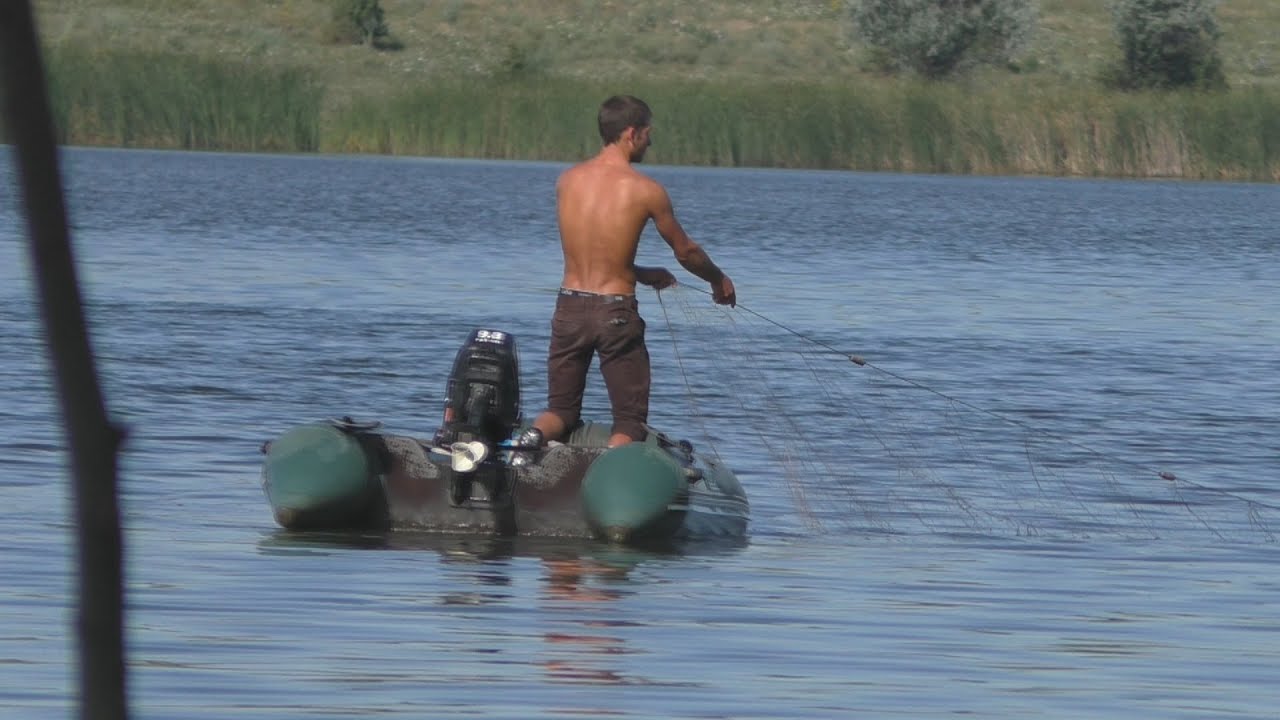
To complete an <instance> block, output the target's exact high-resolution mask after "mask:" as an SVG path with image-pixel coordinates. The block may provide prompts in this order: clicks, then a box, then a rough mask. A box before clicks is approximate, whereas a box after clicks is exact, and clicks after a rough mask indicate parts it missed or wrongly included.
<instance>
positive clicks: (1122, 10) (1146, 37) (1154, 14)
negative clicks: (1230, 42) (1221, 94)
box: [1106, 0, 1226, 89]
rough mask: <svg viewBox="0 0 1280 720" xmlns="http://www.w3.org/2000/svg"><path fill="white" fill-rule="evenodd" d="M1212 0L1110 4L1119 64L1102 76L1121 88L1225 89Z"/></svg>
mask: <svg viewBox="0 0 1280 720" xmlns="http://www.w3.org/2000/svg"><path fill="white" fill-rule="evenodd" d="M1216 7H1217V1H1216V0H1114V3H1113V5H1112V16H1113V18H1114V20H1115V33H1116V37H1117V38H1118V40H1119V42H1120V52H1121V56H1122V57H1121V60H1120V65H1119V67H1118V68H1116V69H1115V70H1114V71H1113V72H1111V73H1109V75H1108V76H1107V77H1106V79H1107V80H1109V82H1110V84H1112V85H1116V86H1118V87H1124V88H1133V89H1136V88H1172V87H1204V88H1215V87H1222V86H1225V84H1226V79H1225V77H1224V75H1223V72H1222V56H1221V55H1220V54H1219V52H1218V39H1219V37H1220V35H1221V31H1220V30H1219V29H1218V21H1217V18H1216V17H1215V10H1216Z"/></svg>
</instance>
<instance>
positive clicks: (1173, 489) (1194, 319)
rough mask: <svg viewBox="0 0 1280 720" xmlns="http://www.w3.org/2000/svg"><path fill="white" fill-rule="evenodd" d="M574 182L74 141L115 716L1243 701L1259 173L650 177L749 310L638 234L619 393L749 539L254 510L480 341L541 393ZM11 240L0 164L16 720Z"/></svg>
mask: <svg viewBox="0 0 1280 720" xmlns="http://www.w3.org/2000/svg"><path fill="white" fill-rule="evenodd" d="M561 169H562V166H559V165H554V164H528V163H522V164H513V163H496V162H455V161H440V160H418V159H386V158H362V157H350V158H334V157H293V156H250V155H223V154H197V153H160V152H142V151H111V150H83V149H73V150H68V151H67V152H66V153H65V154H64V172H65V177H66V184H67V186H68V193H69V204H70V207H71V210H72V221H73V226H74V231H73V232H74V238H75V242H76V248H77V252H78V260H79V265H80V270H81V274H82V281H83V283H84V285H85V290H86V296H87V299H88V301H89V307H88V314H89V317H90V321H91V325H92V332H93V337H94V342H95V346H96V350H97V352H98V360H99V363H100V369H101V372H102V374H103V378H104V387H105V390H106V393H107V396H108V402H109V406H110V410H111V412H112V414H113V415H114V416H115V417H116V418H118V419H119V420H120V421H121V422H122V423H124V424H126V425H127V426H128V427H129V428H130V430H131V437H130V441H129V443H128V445H127V447H126V448H125V449H124V451H123V454H122V475H123V478H122V493H123V499H122V502H123V512H124V518H123V520H124V524H125V529H126V543H127V552H128V569H127V593H128V616H127V622H128V642H129V650H130V656H129V663H130V665H129V667H130V679H131V696H132V697H131V701H132V707H133V710H134V716H135V717H138V718H154V719H160V718H231V717H235V718H294V717H297V718H303V717H308V718H311V717H350V718H357V717H359V718H365V717H372V716H377V717H395V718H423V717H432V718H447V717H484V718H541V717H548V718H549V717H601V716H611V717H626V718H815V717H829V718H844V717H906V718H921V717H944V716H948V717H949V716H955V715H971V716H976V717H983V718H1028V717H1036V718H1064V719H1065V718H1072V719H1074V718H1082V717H1089V718H1132V717H1160V718H1225V717H1233V718H1245V717H1257V718H1262V717H1274V716H1275V713H1276V708H1277V707H1280V571H1278V570H1277V559H1278V557H1280V556H1278V555H1277V548H1276V543H1275V535H1276V533H1277V532H1278V531H1280V488H1278V487H1277V483H1278V482H1280V473H1278V472H1277V470H1280V229H1278V228H1280V187H1277V186H1271V185H1246V184H1214V183H1186V182H1118V181H1093V180H1064V179H1029V178H950V177H932V176H900V175H878V174H854V173H820V172H790V171H786V172H784V171H751V170H710V169H680V168H670V167H660V166H654V167H651V168H648V171H649V172H650V173H651V174H653V175H654V176H656V177H658V178H659V179H661V180H662V181H664V182H665V183H666V184H667V186H668V188H669V190H670V192H671V195H672V197H673V198H674V200H675V203H676V209H677V213H678V214H679V215H680V216H681V218H682V220H683V222H684V224H685V226H686V228H687V229H688V230H689V231H690V233H691V234H692V235H693V236H694V238H695V239H697V240H699V241H700V242H702V243H703V244H704V245H705V246H706V248H707V249H708V250H709V252H710V253H711V255H712V257H713V258H715V259H716V260H717V262H719V263H720V264H721V265H722V266H723V267H724V268H725V269H726V271H727V272H728V273H729V274H730V275H731V276H732V277H733V279H734V280H735V281H736V283H737V285H738V289H739V299H740V300H741V302H742V303H743V307H740V308H738V309H737V310H734V311H723V310H720V309H717V308H714V307H713V306H712V304H711V302H710V299H709V298H707V297H706V296H705V295H704V294H702V293H701V292H700V290H702V289H703V285H702V284H701V283H700V282H698V281H697V280H696V279H694V278H692V277H691V276H688V275H687V274H682V273H681V271H679V269H678V268H676V267H675V263H674V262H673V261H672V260H671V259H670V254H669V251H667V250H666V248H665V246H664V245H663V243H662V242H661V240H660V238H658V237H657V236H656V234H653V233H652V231H651V230H650V231H649V232H648V233H647V234H646V237H645V239H644V243H643V248H642V251H641V258H640V261H641V262H643V263H649V264H663V265H666V266H668V267H672V268H673V269H675V270H676V271H677V274H678V275H679V276H680V277H681V279H682V281H687V282H688V283H689V284H690V285H689V286H688V287H682V288H677V289H675V290H672V291H667V292H664V293H663V294H662V296H661V297H658V296H656V295H655V294H654V293H653V292H652V291H649V290H647V289H642V290H641V293H640V299H641V306H642V312H643V313H644V314H645V315H646V317H647V319H648V323H649V338H650V345H651V347H652V349H653V355H654V363H655V379H656V380H655V385H656V387H655V394H654V401H653V404H654V410H653V415H652V418H651V419H652V421H653V423H654V424H655V425H656V426H658V427H659V428H661V429H663V430H666V431H668V432H671V433H673V434H676V435H681V436H688V437H690V438H691V439H692V440H693V441H694V443H695V445H696V446H697V447H699V448H700V449H702V450H703V451H704V452H714V453H716V454H718V455H720V456H721V457H722V458H724V459H725V460H726V462H728V463H729V464H730V465H731V466H732V467H734V468H735V470H736V471H737V472H738V475H739V477H740V478H741V479H742V480H743V482H744V484H745V485H746V486H747V489H748V492H749V494H750V496H751V501H752V526H751V531H750V535H749V537H748V538H747V539H746V540H745V541H744V542H741V543H733V544H728V545H724V544H718V545H706V544H703V545H697V544H694V545H690V546H688V547H685V548H682V549H681V550H680V551H678V552H674V553H666V554H656V553H645V552H638V551H628V550H622V549H616V548H609V547H607V546H603V545H600V544H597V543H593V542H586V541H568V540H554V539H521V540H519V541H515V542H503V541H493V540H488V539H485V538H478V537H465V536H462V537H452V538H448V537H435V536H431V535H427V534H417V533H409V532H400V533H392V534H389V535H387V536H385V537H363V538H361V537H342V536H325V535H302V536H298V535H290V534H287V533H283V532H282V531H280V530H278V529H277V528H276V527H275V526H274V524H273V522H272V519H271V516H270V512H269V510H268V508H267V505H266V502H265V499H264V497H263V495H262V492H261V488H260V486H259V477H258V468H259V462H260V455H259V446H260V445H261V443H262V442H263V441H264V440H267V439H269V438H271V437H273V436H274V435H276V434H278V433H279V432H281V431H283V430H285V429H287V428H288V427H290V426H291V425H293V424H297V423H301V422H304V421H310V420H316V419H321V418H325V417H331V416H335V415H342V414H349V415H353V416H357V417H361V418H371V419H379V420H382V421H383V422H385V423H386V425H387V427H388V428H389V429H392V430H394V431H399V432H406V433H411V434H415V435H421V436H429V435H430V433H431V432H432V431H433V430H434V428H435V424H436V422H437V420H438V416H439V413H440V409H441V403H442V396H443V390H444V381H445V376H446V374H447V372H448V369H449V365H450V363H451V362H452V359H453V354H454V352H455V351H456V349H457V347H458V345H459V344H460V343H461V341H462V340H463V339H464V337H465V335H466V333H467V331H468V330H470V329H471V328H473V327H479V326H491V327H494V328H497V329H504V330H508V331H510V332H513V333H515V334H516V336H517V338H518V341H519V343H520V348H521V351H522V381H523V383H524V409H525V411H526V413H527V414H531V413H534V412H537V411H538V410H539V409H540V408H541V403H542V400H543V393H544V392H545V382H544V378H543V364H542V359H541V356H542V354H543V353H544V352H545V349H546V342H547V336H548V325H549V323H548V319H549V314H550V311H551V307H552V304H553V302H554V291H555V288H556V285H557V283H558V280H559V272H560V257H559V249H558V241H557V238H556V232H555V217H554V207H553V204H554V203H553V194H554V190H553V186H554V182H555V177H556V175H557V173H558V172H559V171H560V170H561ZM21 232H22V223H21V221H20V215H19V214H18V201H17V198H16V185H15V180H14V177H13V168H12V158H11V157H10V156H9V155H8V154H5V155H0V419H3V421H4V423H5V425H6V426H7V427H8V431H7V432H6V433H5V434H4V436H3V438H0V502H2V503H3V505H4V509H3V511H0V538H3V539H2V540H0V547H2V548H3V553H2V557H3V561H2V562H0V717H3V718H5V719H6V720H7V719H8V718H14V719H15V720H17V719H19V718H20V719H22V720H39V719H42V718H62V717H67V716H68V715H69V714H70V713H71V712H72V708H73V707H74V698H73V692H74V687H75V682H74V634H73V632H72V631H71V619H72V615H71V613H72V608H73V602H74V598H73V596H72V593H73V589H74V586H73V572H74V567H73V560H74V558H73V556H72V550H73V545H72V541H71V540H72V531H73V528H72V527H70V524H69V519H68V518H69V511H70V506H69V503H68V479H67V469H66V457H65V454H64V452H63V449H62V440H61V436H60V434H59V428H58V419H57V417H56V414H55V412H56V411H55V404H54V400H53V396H52V390H51V386H50V382H49V380H48V378H47V373H46V366H45V359H44V357H43V346H42V344H41V340H40V335H41V332H40V329H39V322H38V313H37V310H36V308H35V305H34V301H33V298H34V289H33V285H32V282H31V279H30V277H31V276H30V267H29V264H28V260H27V257H26V252H25V245H24V242H23V237H22V235H21ZM765 318H767V320H766V319H765ZM791 331H794V332H791ZM800 336H803V338H802V337H800ZM818 343H821V344H818ZM836 351H838V352H836ZM842 353H850V354H856V355H859V356H863V357H865V358H866V359H867V360H868V361H869V362H870V365H869V366H866V367H858V366H855V365H854V364H852V363H850V362H848V360H847V359H846V358H845V357H844V356H843V355H842ZM588 393H589V396H590V397H589V401H588V407H587V411H588V413H589V414H592V415H595V416H597V417H599V416H603V414H604V412H605V410H606V405H605V400H604V393H603V389H602V387H601V385H600V384H599V382H598V381H596V380H593V381H592V384H591V385H590V386H589V389H588ZM1160 472H1169V473H1174V474H1175V475H1176V477H1177V478H1178V479H1177V480H1176V481H1169V480H1165V479H1161V478H1160V476H1159V473H1160Z"/></svg>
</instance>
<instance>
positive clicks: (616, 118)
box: [599, 95, 653, 145]
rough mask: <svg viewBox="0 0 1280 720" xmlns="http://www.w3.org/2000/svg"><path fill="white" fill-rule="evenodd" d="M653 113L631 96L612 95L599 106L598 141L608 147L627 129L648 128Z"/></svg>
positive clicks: (641, 101)
mask: <svg viewBox="0 0 1280 720" xmlns="http://www.w3.org/2000/svg"><path fill="white" fill-rule="evenodd" d="M652 119H653V113H651V112H650V111H649V106H648V105H646V104H645V102H644V101H643V100H641V99H640V98H638V97H633V96H631V95H614V96H613V97H611V98H609V99H608V100H605V101H604V102H603V103H601V104H600V117H599V122H600V139H601V140H603V141H604V144H605V145H610V144H613V143H615V142H617V141H618V138H620V137H622V131H623V130H626V129H627V128H629V127H633V128H642V127H649V122H650V121H651V120H652Z"/></svg>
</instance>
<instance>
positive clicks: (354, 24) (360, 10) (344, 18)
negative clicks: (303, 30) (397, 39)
mask: <svg viewBox="0 0 1280 720" xmlns="http://www.w3.org/2000/svg"><path fill="white" fill-rule="evenodd" d="M389 34H390V30H388V28H387V22H386V15H385V14H384V13H383V11H382V5H381V4H380V3H379V2H378V0H336V1H335V2H334V5H333V25H332V29H331V32H330V36H331V37H332V39H333V41H334V42H343V43H353V44H354V43H362V44H364V45H368V46H369V47H375V46H377V45H378V42H379V41H380V40H381V39H383V38H385V37H387V36H388V35H389Z"/></svg>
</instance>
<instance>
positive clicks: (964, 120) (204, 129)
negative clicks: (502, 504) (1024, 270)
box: [50, 52, 1280, 181]
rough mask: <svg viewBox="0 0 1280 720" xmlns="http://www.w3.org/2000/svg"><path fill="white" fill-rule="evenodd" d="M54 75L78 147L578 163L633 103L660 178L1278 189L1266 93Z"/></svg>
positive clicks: (130, 68) (194, 70)
mask: <svg viewBox="0 0 1280 720" xmlns="http://www.w3.org/2000/svg"><path fill="white" fill-rule="evenodd" d="M50 75H51V91H52V96H53V103H54V106H55V112H56V116H57V119H58V122H59V124H60V128H61V133H62V139H63V140H64V142H67V143H70V144H93V145H114V146H123V147H159V148H186V149H202V150H249V151H288V152H311V151H321V152H356V153H377V154H392V155H413V156H439V157H471V158H505V159H520V160H560V161H564V160H574V159H579V158H582V157H585V156H587V155H589V154H590V153H592V152H594V150H595V149H596V148H597V147H598V146H599V140H598V138H597V137H596V134H595V133H596V131H595V125H594V122H595V109H596V107H597V106H598V104H599V102H600V101H601V100H602V99H604V98H605V97H606V96H608V95H609V94H611V93H613V92H618V91H620V90H624V91H626V92H630V93H633V94H636V95H639V96H641V97H643V98H645V99H646V100H647V101H648V102H649V104H650V105H651V106H652V107H653V109H654V112H655V131H654V148H653V150H652V155H651V157H652V161H653V162H657V163H665V164H674V165H711V166H730V167H736V166H753V167H788V168H821V169H845V170H866V171H898V172H929V173H961V174H1005V175H1007V174H1013V175H1072V176H1122V177H1173V178H1213V179H1235V180H1255V181H1280V91H1277V90H1274V89H1270V88H1261V87H1252V88H1244V89H1239V90H1232V91H1226V92H1220V93H1212V94H1209V93H1198V92H1176V93H1160V92H1151V93H1117V92H1111V91H1106V90H1103V89H1101V88H1098V87H1095V86H1091V85H1080V86H1065V87H1063V86H1054V87H1053V88H1052V89H1046V88H1044V87H1041V86H1037V85H1035V84H1034V83H1032V82H1030V81H1024V80H1022V79H1020V78H1018V77H1016V76H1014V77H1012V79H1010V80H1007V81H1002V82H1001V83H998V84H997V83H978V82H972V83H963V84H952V83H925V82H915V81H903V80H896V81H891V80H884V79H873V80H866V79H861V80H858V81H856V82H849V83H818V82H805V83H798V82H784V81H760V80H755V81H725V80H719V81H710V80H669V81H663V82H657V81H645V80H641V81H635V82H630V83H610V84H609V85H607V86H606V85H605V84H604V83H602V82H599V81H594V80H585V79H575V78H565V77H554V76H544V75H540V74H532V75H529V76H525V77H501V78H494V77H480V76H477V77H454V78H444V79H426V80H422V81H420V83H419V84H418V85H417V86H406V87H404V88H403V89H401V90H399V91H397V92H396V93H394V94H392V95H390V96H389V97H388V96H383V95H370V96H367V97H353V98H343V102H342V103H340V104H335V103H326V100H325V96H324V95H325V90H324V87H323V85H322V83H320V82H319V81H317V80H316V79H314V78H313V77H312V76H310V75H309V74H308V73H306V72H303V71H300V70H291V69H287V68H286V69H281V68H270V67H256V66H251V65H248V64H245V63H240V62H235V61H218V60H207V59H200V60H197V59H192V58H190V57H185V56H181V55H176V56H165V55H157V54H138V53H122V54H95V55H90V54H86V53H78V52H59V53H55V54H54V55H53V57H52V59H51V62H50Z"/></svg>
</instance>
